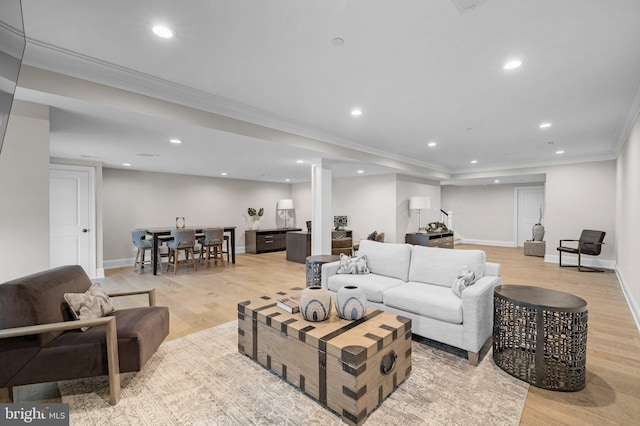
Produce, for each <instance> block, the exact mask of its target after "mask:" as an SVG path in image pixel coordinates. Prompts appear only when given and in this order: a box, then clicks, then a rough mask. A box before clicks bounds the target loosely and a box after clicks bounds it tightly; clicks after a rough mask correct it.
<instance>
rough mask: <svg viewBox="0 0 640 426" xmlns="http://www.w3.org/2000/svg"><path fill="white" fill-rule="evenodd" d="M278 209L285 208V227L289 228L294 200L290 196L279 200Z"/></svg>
mask: <svg viewBox="0 0 640 426" xmlns="http://www.w3.org/2000/svg"><path fill="white" fill-rule="evenodd" d="M276 209H278V210H284V227H285V229H287V228H289V223H288V222H289V220H288V219H289V210H293V200H292V199H290V198H285V199H282V200H278V205H277V206H276Z"/></svg>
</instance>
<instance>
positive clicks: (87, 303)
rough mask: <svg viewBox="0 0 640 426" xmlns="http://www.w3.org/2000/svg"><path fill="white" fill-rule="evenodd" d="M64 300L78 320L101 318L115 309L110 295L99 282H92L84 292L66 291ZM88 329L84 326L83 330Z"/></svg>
mask: <svg viewBox="0 0 640 426" xmlns="http://www.w3.org/2000/svg"><path fill="white" fill-rule="evenodd" d="M64 300H66V301H67V303H68V304H69V307H70V308H71V313H72V314H73V317H74V318H75V319H76V320H84V319H94V318H101V317H104V316H106V315H108V314H110V313H112V312H113V311H115V308H114V307H113V304H112V303H111V299H110V298H109V295H108V294H107V293H106V292H105V291H104V290H103V289H102V287H100V284H97V283H93V284H91V287H89V290H87V291H85V292H84V293H65V294H64ZM87 329H88V327H82V329H81V330H82V331H87Z"/></svg>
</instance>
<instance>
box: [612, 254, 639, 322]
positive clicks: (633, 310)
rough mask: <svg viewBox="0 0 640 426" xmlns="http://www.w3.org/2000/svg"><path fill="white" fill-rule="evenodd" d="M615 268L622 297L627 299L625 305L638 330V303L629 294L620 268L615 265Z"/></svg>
mask: <svg viewBox="0 0 640 426" xmlns="http://www.w3.org/2000/svg"><path fill="white" fill-rule="evenodd" d="M615 269H616V276H617V277H618V282H619V283H620V287H621V288H622V294H624V298H625V299H627V305H629V310H630V311H631V316H632V317H633V321H634V322H635V323H636V328H637V329H638V331H640V307H638V303H637V302H636V301H635V299H634V298H633V296H632V295H631V291H629V287H628V286H627V284H626V282H625V280H624V277H623V276H622V272H620V269H619V268H618V266H617V265H616V268H615Z"/></svg>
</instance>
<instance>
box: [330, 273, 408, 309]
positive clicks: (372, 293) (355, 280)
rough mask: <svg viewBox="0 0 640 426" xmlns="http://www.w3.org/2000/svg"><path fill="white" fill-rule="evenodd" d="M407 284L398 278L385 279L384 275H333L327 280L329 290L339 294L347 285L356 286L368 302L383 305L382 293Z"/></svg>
mask: <svg viewBox="0 0 640 426" xmlns="http://www.w3.org/2000/svg"><path fill="white" fill-rule="evenodd" d="M404 283H405V282H404V281H402V280H399V279H397V278H390V277H385V276H383V275H376V274H367V275H351V274H339V275H332V276H330V277H329V279H328V280H327V286H328V288H329V290H331V291H333V292H337V291H338V289H339V288H340V287H343V286H345V285H355V286H357V287H360V288H361V289H363V290H364V293H365V294H366V295H367V300H368V301H370V302H377V303H382V293H383V292H384V291H386V290H388V289H390V288H393V287H396V286H399V285H402V284H404Z"/></svg>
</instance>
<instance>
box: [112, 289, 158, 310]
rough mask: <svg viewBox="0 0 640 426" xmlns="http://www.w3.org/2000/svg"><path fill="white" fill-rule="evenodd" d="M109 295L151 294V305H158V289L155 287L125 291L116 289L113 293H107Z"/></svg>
mask: <svg viewBox="0 0 640 426" xmlns="http://www.w3.org/2000/svg"><path fill="white" fill-rule="evenodd" d="M107 294H108V295H109V297H121V296H132V295H137V294H148V295H149V306H156V289H155V288H147V289H142V290H124V291H114V292H111V293H107Z"/></svg>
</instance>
